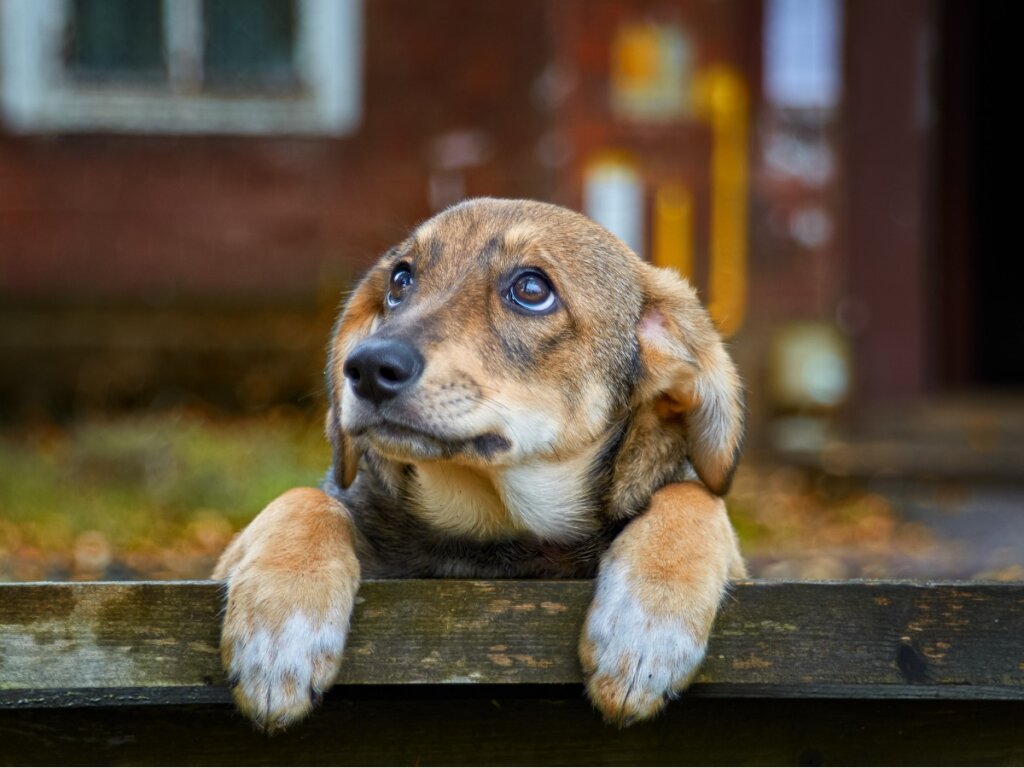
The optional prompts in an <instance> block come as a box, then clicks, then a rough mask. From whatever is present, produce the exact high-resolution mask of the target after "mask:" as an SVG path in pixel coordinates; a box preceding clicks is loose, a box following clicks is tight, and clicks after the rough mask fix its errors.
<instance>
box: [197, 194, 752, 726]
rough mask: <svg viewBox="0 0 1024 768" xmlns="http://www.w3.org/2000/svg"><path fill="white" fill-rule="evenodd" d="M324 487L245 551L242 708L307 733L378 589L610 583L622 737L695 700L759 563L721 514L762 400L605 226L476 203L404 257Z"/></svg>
mask: <svg viewBox="0 0 1024 768" xmlns="http://www.w3.org/2000/svg"><path fill="white" fill-rule="evenodd" d="M327 379H328V386H329V392H330V407H329V411H328V415H327V433H328V436H329V438H330V440H331V443H332V445H333V448H334V460H333V466H332V468H331V471H330V472H329V473H328V476H327V479H326V480H325V482H324V486H323V490H322V491H320V490H313V489H296V490H292V491H289V492H288V493H286V494H285V495H283V496H281V497H280V498H279V499H277V500H276V501H274V502H273V503H272V504H270V506H268V507H267V508H266V509H265V510H264V511H263V512H262V513H260V515H259V517H257V518H256V519H255V520H254V521H253V522H252V524H251V525H249V527H248V528H246V530H245V531H243V532H242V533H241V534H240V535H239V536H238V537H237V538H236V539H235V540H234V541H233V542H232V544H231V545H230V547H229V548H228V550H227V551H226V552H225V553H224V555H223V557H222V558H221V561H220V563H219V564H218V565H217V569H216V572H215V573H214V577H215V578H218V579H226V580H227V589H228V604H227V614H226V617H225V621H224V629H223V636H222V641H221V648H222V654H223V659H224V665H225V667H226V668H227V670H228V671H229V674H230V676H231V679H232V681H233V685H234V695H235V701H236V702H237V703H238V706H239V708H240V709H241V710H242V711H243V712H244V713H246V714H247V715H248V716H250V717H251V718H252V719H253V720H255V721H256V723H258V724H259V725H260V726H261V727H263V728H265V729H267V730H274V729H276V728H280V727H282V726H285V725H288V724H289V723H292V722H294V721H296V720H298V719H300V718H301V717H303V716H304V715H306V714H307V713H308V712H309V711H310V709H311V708H312V707H313V705H314V703H315V702H316V701H317V700H318V699H319V696H320V694H321V692H322V691H325V690H327V689H328V688H330V687H331V685H332V683H333V681H334V678H335V676H336V675H337V673H338V669H339V666H340V664H341V656H342V651H343V648H344V645H345V635H346V632H347V630H348V624H349V616H350V614H351V612H352V605H353V601H354V598H355V594H356V590H357V589H358V587H359V580H360V574H361V573H362V575H363V576H365V577H371V578H397V577H402V578H405V577H437V576H460V577H478V578H488V577H531V576H543V577H552V576H564V577H589V576H593V575H594V574H595V573H596V574H597V586H596V592H595V596H594V601H593V604H592V605H591V607H590V611H589V613H588V615H587V620H586V625H585V627H584V630H583V635H582V638H581V639H580V645H579V652H580V659H581V661H582V664H583V670H584V673H585V676H586V679H587V690H588V692H589V694H590V698H591V700H592V701H593V702H594V704H595V705H596V706H597V708H598V709H600V710H601V712H602V713H603V714H604V716H605V717H606V718H607V719H608V720H610V721H613V722H617V723H620V724H621V723H627V722H631V721H633V720H636V719H642V718H646V717H650V716H651V715H653V714H654V713H656V712H657V711H658V710H660V709H661V707H662V706H663V705H664V703H665V701H666V699H667V698H668V697H670V696H671V695H672V694H673V693H675V692H677V691H679V690H681V689H682V688H684V687H685V686H686V685H687V683H688V682H689V680H690V679H691V677H692V676H693V674H694V673H695V671H696V669H697V667H698V665H699V664H700V662H701V660H702V658H703V655H704V650H705V647H706V645H707V640H708V635H709V633H710V631H711V624H712V622H713V620H714V618H715V613H716V611H717V610H718V605H719V603H720V602H721V600H722V597H723V595H724V593H725V590H726V587H727V585H728V582H729V579H730V578H735V577H738V576H742V575H743V573H744V566H743V561H742V559H741V557H740V554H739V550H738V548H737V543H736V537H735V534H734V533H733V529H732V526H731V525H730V524H729V520H728V517H727V515H726V511H725V505H724V504H723V502H722V500H721V498H720V496H722V495H723V494H724V493H725V492H726V490H727V489H728V486H729V482H730V479H731V476H732V473H733V470H734V468H735V466H736V462H737V458H738V454H739V448H740V443H741V440H742V433H743V418H742V417H743V402H742V387H741V385H740V381H739V378H738V376H737V374H736V370H735V368H734V366H733V363H732V361H731V360H730V358H729V356H728V355H727V354H726V352H725V349H724V347H723V346H722V342H721V340H720V338H719V336H718V334H717V332H716V331H715V329H714V327H713V325H712V323H711V320H710V318H709V317H708V315H707V313H706V312H705V311H704V309H703V308H702V307H701V306H700V304H699V302H698V300H697V298H696V295H695V293H694V291H693V289H692V288H690V286H689V285H688V284H687V283H686V282H685V281H683V280H681V279H680V278H679V277H678V276H676V275H675V274H674V273H672V272H670V271H667V270H660V269H656V268H654V267H652V266H651V265H649V264H647V263H645V262H643V261H641V260H640V259H639V258H637V256H635V255H634V254H633V253H631V252H630V251H629V250H628V249H627V248H626V247H625V246H624V245H623V244H622V243H621V242H620V241H619V240H617V239H616V238H615V237H613V236H612V235H611V234H609V233H608V232H607V231H605V230H604V229H602V228H601V227H600V226H598V225H597V224H595V223H593V222H592V221H590V220H589V219H587V218H585V217H583V216H581V215H579V214H577V213H573V212H571V211H568V210H566V209H564V208H559V207H557V206H553V205H547V204H543V203H536V202H527V201H515V200H493V199H480V200H470V201H467V202H465V203H462V204H461V205H458V206H456V207H454V208H451V209H449V210H447V211H444V212H443V213H441V214H439V215H437V216H435V217H434V218H433V219H430V220H429V221H427V222H426V223H424V224H422V225H421V226H420V227H418V228H417V229H416V230H415V231H414V232H413V233H412V234H411V235H410V236H409V237H408V239H406V240H405V241H404V242H402V243H401V244H399V245H398V246H396V247H395V248H392V249H391V250H390V251H388V252H387V253H385V254H384V255H383V256H382V257H381V258H380V260H379V262H378V263H377V264H376V266H374V267H373V268H372V269H371V270H370V272H369V273H368V274H367V275H366V277H365V278H364V279H363V280H362V282H361V283H360V284H359V286H358V287H357V288H356V290H355V292H354V293H353V294H352V296H351V297H350V299H349V301H348V303H347V305H346V307H345V309H344V312H343V313H342V315H341V318H340V320H339V322H338V324H337V326H336V329H335V332H334V338H333V340H332V342H331V346H330V361H329V365H328V369H327Z"/></svg>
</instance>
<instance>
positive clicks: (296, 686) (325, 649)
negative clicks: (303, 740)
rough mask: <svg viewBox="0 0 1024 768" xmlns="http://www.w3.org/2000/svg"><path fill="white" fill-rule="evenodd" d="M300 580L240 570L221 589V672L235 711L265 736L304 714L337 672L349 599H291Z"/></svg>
mask: <svg viewBox="0 0 1024 768" xmlns="http://www.w3.org/2000/svg"><path fill="white" fill-rule="evenodd" d="M303 581H304V580H303V579H302V577H301V575H285V574H281V573H274V572H259V571H249V572H247V571H246V570H245V569H244V568H242V569H240V572H239V573H237V574H236V575H235V576H234V577H233V578H232V580H231V582H230V585H229V588H228V607H227V613H226V615H225V618H224V629H223V632H222V635H221V654H222V658H223V661H224V666H225V669H226V671H227V673H228V678H229V681H230V683H231V686H232V693H233V695H234V699H235V703H236V704H237V706H238V709H239V710H240V711H241V712H242V713H243V714H245V715H246V716H247V717H249V718H250V719H252V721H253V722H254V723H256V725H257V727H258V728H260V730H263V731H266V732H268V733H273V732H274V731H277V730H280V729H282V728H285V727H287V726H289V725H291V724H292V723H295V722H298V721H299V720H301V719H302V718H303V717H305V716H306V715H307V714H309V712H310V711H311V710H312V709H313V707H315V706H316V705H317V704H319V702H320V699H321V697H322V695H323V694H324V692H326V691H327V690H329V689H330V687H331V686H332V685H333V684H334V679H335V678H336V677H337V675H338V670H339V668H340V667H341V657H342V652H343V651H344V648H345V638H346V635H347V633H348V624H349V614H350V612H351V606H352V599H351V597H349V596H347V595H344V594H342V595H336V596H334V597H333V598H327V599H325V600H324V601H323V602H322V604H321V605H318V606H317V605H311V604H310V603H311V602H313V601H311V600H309V599H308V592H306V593H305V594H306V595H307V598H306V599H304V600H302V601H296V600H295V596H298V595H301V594H303V593H304V590H308V589H309V585H308V584H304V583H303ZM325 597H326V596H325ZM296 602H300V604H299V605H296ZM301 603H305V605H301Z"/></svg>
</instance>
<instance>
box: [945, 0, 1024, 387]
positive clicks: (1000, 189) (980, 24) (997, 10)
mask: <svg viewBox="0 0 1024 768" xmlns="http://www.w3.org/2000/svg"><path fill="white" fill-rule="evenodd" d="M940 14H941V18H940V20H939V30H940V34H939V45H940V49H939V62H940V63H939V67H938V75H939V82H938V107H939V112H938V118H939V122H938V135H937V139H938V140H937V145H936V150H937V151H936V158H935V159H936V163H935V174H936V175H935V179H936V185H935V193H936V199H935V207H934V208H933V210H934V211H935V221H934V224H933V227H932V231H933V233H934V238H935V239H934V241H933V245H934V252H935V255H936V258H937V262H938V263H937V267H938V268H937V269H936V270H935V272H936V275H937V282H938V286H937V287H938V290H937V291H936V294H935V295H936V299H937V300H936V302H935V306H934V308H935V310H936V312H937V315H938V316H937V317H936V322H935V324H934V325H933V327H934V328H935V338H933V340H932V348H933V359H934V360H935V362H936V363H937V374H938V380H939V381H938V383H939V385H940V386H941V387H942V388H943V389H1019V388H1024V301H1022V299H1024V293H1022V288H1021V286H1022V281H1021V278H1020V277H1018V275H1020V274H1021V273H1020V271H1018V269H1019V268H1018V262H1017V259H1018V253H1019V250H1020V248H1019V245H1018V243H1019V234H1020V228H1021V223H1022V221H1024V218H1022V215H1021V213H1022V212H1021V211H1020V203H1019V202H1018V201H1019V199H1020V195H1019V194H1018V193H1016V192H1015V191H1014V186H1015V185H1014V184H1013V182H1014V180H1015V176H1014V174H1013V173H1012V172H1011V170H1010V164H1011V161H1012V159H1013V158H1014V157H1015V156H1017V155H1018V154H1019V141H1020V139H1019V138H1017V137H1014V138H1016V142H1014V141H1013V140H1012V139H1011V134H1012V133H1014V132H1018V133H1019V131H1018V130H1017V128H1016V126H1017V124H1018V121H1019V118H1016V117H1013V113H1014V112H1016V109H1017V106H1016V99H1017V98H1018V96H1017V93H1018V89H1017V88H1016V87H1015V86H1014V85H1013V84H1012V83H1010V82H1008V75H1009V73H1010V72H1011V70H1010V69H1007V66H1010V64H1009V62H1006V61H1005V59H1007V58H1008V57H1009V56H1010V51H1012V50H1013V45H1014V43H1013V42H1012V41H1010V40H1007V39H1006V38H1007V36H1008V30H1009V29H1010V28H1011V27H1012V25H1011V26H1008V22H1009V19H1008V17H1007V15H1006V13H1005V11H1004V10H1003V8H1002V6H1000V5H999V4H996V3H964V2H959V1H958V0H946V1H945V2H943V3H942V5H941V7H940Z"/></svg>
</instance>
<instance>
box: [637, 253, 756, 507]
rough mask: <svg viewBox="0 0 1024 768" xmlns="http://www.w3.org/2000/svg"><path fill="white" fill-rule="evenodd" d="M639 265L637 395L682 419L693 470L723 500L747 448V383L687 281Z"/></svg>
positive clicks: (660, 414) (668, 417) (666, 414)
mask: <svg viewBox="0 0 1024 768" xmlns="http://www.w3.org/2000/svg"><path fill="white" fill-rule="evenodd" d="M642 268H643V273H642V281H643V286H644V298H645V303H644V309H643V313H642V315H641V317H640V323H639V327H638V329H637V336H638V338H639V341H640V353H641V358H642V360H643V363H644V369H645V374H644V377H643V383H642V385H641V387H640V390H639V392H638V394H639V396H640V397H641V398H642V399H643V400H644V401H645V402H653V403H654V410H655V413H656V414H657V415H658V417H659V418H661V419H662V420H665V421H673V420H684V421H685V424H686V433H687V434H686V443H687V452H688V454H689V458H690V462H691V463H692V464H693V468H694V469H695V470H696V471H697V475H698V476H699V477H700V479H701V481H702V482H703V483H704V485H705V486H707V488H708V490H710V491H711V492H712V493H715V494H717V495H719V496H721V495H724V494H725V493H726V492H727V491H728V490H729V485H730V483H731V482H732V475H733V472H734V471H735V469H736V464H737V462H738V461H739V453H740V447H741V445H742V443H743V414H744V405H743V385H742V383H741V382H740V378H739V374H738V373H737V372H736V366H735V365H734V364H733V362H732V359H731V358H730V357H729V354H728V353H727V352H726V351H725V346H724V345H723V344H722V339H721V337H720V336H719V334H718V331H717V330H716V329H715V326H714V324H713V323H712V321H711V317H710V316H709V315H708V313H707V311H706V310H705V309H704V307H703V306H701V304H700V301H699V300H698V298H697V294H696V292H695V291H694V290H693V288H691V287H690V284H689V283H687V282H686V281H685V280H683V279H682V278H680V277H679V276H678V275H677V274H676V273H675V272H673V271H671V270H669V269H659V268H657V267H653V266H650V265H649V264H646V263H644V264H643V265H642Z"/></svg>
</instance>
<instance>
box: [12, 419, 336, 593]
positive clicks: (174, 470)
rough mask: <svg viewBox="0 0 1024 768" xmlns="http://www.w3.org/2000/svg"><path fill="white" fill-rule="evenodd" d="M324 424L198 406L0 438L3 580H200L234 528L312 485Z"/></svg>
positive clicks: (319, 468) (322, 456) (322, 461)
mask: <svg viewBox="0 0 1024 768" xmlns="http://www.w3.org/2000/svg"><path fill="white" fill-rule="evenodd" d="M329 459H330V448H329V446H328V445H327V441H326V439H325V438H324V435H323V427H322V422H321V421H319V420H318V418H317V417H316V416H315V415H313V414H306V413H298V412H292V411H286V410H279V411H273V412H270V413H269V414H267V415H265V416H261V417H258V418H244V419H239V418H231V419H227V418H218V417H216V416H210V415H207V414H203V413H198V412H190V411H172V412H165V413H160V414H147V415H141V416H126V417H118V418H101V419H85V420H81V421H79V422H77V423H75V424H74V425H72V426H70V427H68V428H57V427H52V426H47V427H35V428H31V429H28V430H24V431H22V432H20V433H17V434H6V435H0V579H6V580H12V579H14V580H25V579H31V578H102V577H118V576H136V575H138V573H139V572H142V573H146V574H153V575H155V576H157V577H179V578H180V577H201V576H203V575H204V574H205V573H206V572H207V571H208V567H209V565H210V564H211V563H212V560H213V559H214V558H215V556H216V553H217V552H218V551H219V550H220V549H221V548H222V547H223V546H224V545H225V544H226V543H227V541H228V540H229V539H230V536H231V535H232V533H233V531H234V530H237V529H238V528H240V527H242V526H243V525H244V524H245V523H246V522H248V520H250V519H251V518H252V517H253V516H254V515H255V514H256V513H257V512H259V511H260V509H262V508H263V507H264V506H265V505H266V504H267V502H269V501H270V500H271V499H273V498H274V497H276V496H278V495H279V494H281V493H282V492H284V491H285V490H287V489H288V488H291V487H294V486H298V485H314V486H315V485H317V484H319V482H320V479H321V478H322V477H323V473H324V471H325V469H326V467H327V466H328V463H329Z"/></svg>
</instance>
